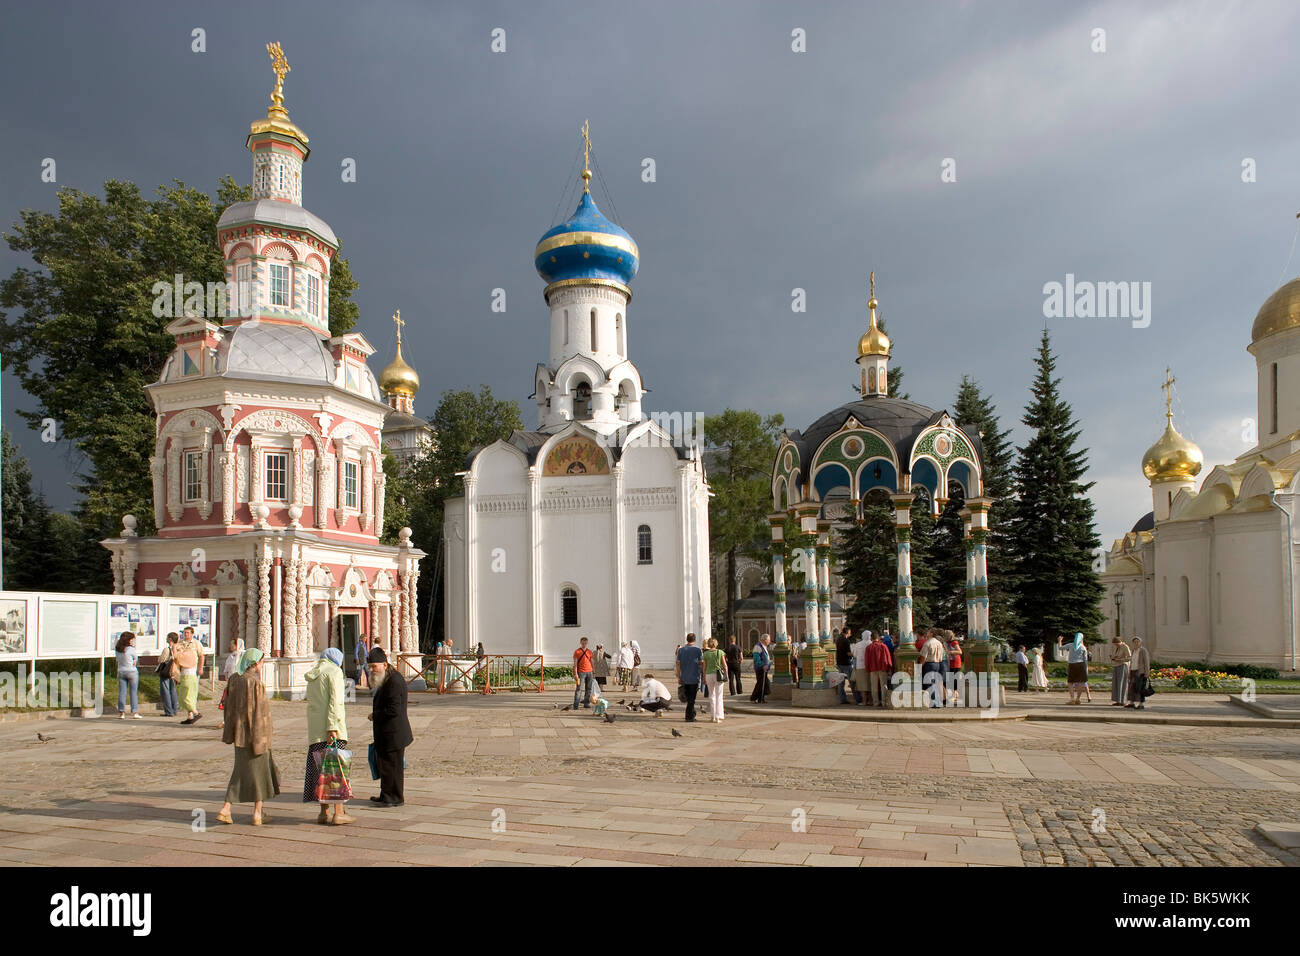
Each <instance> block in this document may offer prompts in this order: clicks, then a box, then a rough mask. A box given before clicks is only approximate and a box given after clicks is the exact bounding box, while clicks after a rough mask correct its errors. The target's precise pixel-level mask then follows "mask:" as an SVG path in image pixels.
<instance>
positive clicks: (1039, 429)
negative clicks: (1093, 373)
mask: <svg viewBox="0 0 1300 956" xmlns="http://www.w3.org/2000/svg"><path fill="white" fill-rule="evenodd" d="M1035 365H1036V366H1037V368H1038V372H1037V375H1036V376H1035V377H1034V383H1033V386H1032V389H1031V391H1032V398H1031V400H1030V402H1029V404H1028V405H1027V406H1026V407H1025V414H1024V418H1022V419H1021V421H1023V422H1024V423H1025V424H1026V425H1027V426H1029V428H1030V429H1031V430H1032V431H1031V435H1030V438H1029V441H1028V442H1027V443H1026V444H1025V445H1024V447H1022V448H1021V449H1020V458H1019V461H1018V462H1017V464H1016V468H1015V473H1014V474H1015V492H1016V496H1015V504H1014V505H1013V506H1012V508H1011V520H1010V522H1009V523H1008V526H1007V537H1008V543H1009V545H1010V549H1009V550H1010V553H1011V556H1012V560H1013V562H1014V568H1015V570H1014V575H1015V582H1016V594H1015V599H1014V604H1015V610H1016V613H1017V615H1018V616H1019V618H1020V622H1021V626H1020V631H1019V635H1018V636H1019V638H1020V639H1021V641H1023V642H1026V643H1034V642H1036V641H1038V640H1041V639H1043V638H1054V637H1055V635H1056V634H1073V633H1074V632H1075V631H1082V632H1083V633H1084V635H1085V636H1088V637H1092V638H1094V639H1095V638H1096V637H1097V636H1098V634H1097V628H1098V626H1099V625H1100V624H1101V620H1102V614H1101V607H1100V604H1099V601H1100V600H1101V595H1102V591H1103V588H1102V585H1101V582H1100V580H1099V579H1098V577H1097V572H1096V571H1095V570H1093V554H1094V552H1095V551H1096V549H1097V548H1098V547H1100V545H1101V541H1100V539H1099V538H1098V537H1097V532H1096V527H1095V518H1094V513H1093V504H1092V501H1091V500H1090V499H1089V498H1088V491H1089V489H1091V488H1092V482H1085V481H1084V480H1083V477H1084V475H1085V473H1086V472H1087V470H1088V462H1087V449H1086V448H1078V447H1077V443H1078V440H1079V436H1080V429H1079V425H1078V422H1077V421H1076V420H1075V418H1074V412H1073V410H1072V409H1071V408H1070V405H1069V403H1067V402H1066V401H1065V400H1064V399H1063V398H1061V393H1060V384H1061V380H1060V379H1059V378H1055V377H1053V372H1054V371H1055V369H1056V359H1055V357H1054V356H1053V354H1052V348H1051V340H1050V338H1049V336H1048V333H1047V330H1046V329H1044V330H1043V337H1042V341H1041V343H1040V344H1039V348H1038V357H1037V358H1036V359H1035Z"/></svg>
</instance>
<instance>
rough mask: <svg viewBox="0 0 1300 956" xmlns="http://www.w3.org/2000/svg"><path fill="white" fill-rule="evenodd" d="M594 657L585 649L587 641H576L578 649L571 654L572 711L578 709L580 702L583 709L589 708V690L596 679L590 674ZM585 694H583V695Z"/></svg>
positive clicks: (583, 639) (584, 639)
mask: <svg viewBox="0 0 1300 956" xmlns="http://www.w3.org/2000/svg"><path fill="white" fill-rule="evenodd" d="M594 660H595V656H594V655H593V654H592V653H591V650H590V649H589V648H588V647H587V639H586V638H585V637H584V638H582V639H581V640H580V641H578V649H577V650H576V651H574V652H573V681H574V684H573V709H574V710H577V709H578V701H579V700H581V701H582V706H583V707H590V706H591V689H592V688H593V687H594V686H595V685H596V678H595V676H594V675H593V673H592V667H591V665H592V662H593V661H594ZM584 692H585V693H584Z"/></svg>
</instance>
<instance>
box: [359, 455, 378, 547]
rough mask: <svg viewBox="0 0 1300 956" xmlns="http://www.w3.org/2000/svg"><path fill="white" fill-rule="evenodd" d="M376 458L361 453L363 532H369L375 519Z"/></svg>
mask: <svg viewBox="0 0 1300 956" xmlns="http://www.w3.org/2000/svg"><path fill="white" fill-rule="evenodd" d="M373 462H374V457H373V456H372V455H371V454H370V453H369V452H365V451H363V452H362V453H361V468H360V469H359V470H360V472H361V530H362V531H369V530H370V522H371V521H372V520H373V519H374V517H375V485H374V481H373V479H372V477H371V476H372V475H373V473H374V466H373Z"/></svg>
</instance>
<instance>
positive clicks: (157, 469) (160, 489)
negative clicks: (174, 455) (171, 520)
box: [149, 455, 167, 530]
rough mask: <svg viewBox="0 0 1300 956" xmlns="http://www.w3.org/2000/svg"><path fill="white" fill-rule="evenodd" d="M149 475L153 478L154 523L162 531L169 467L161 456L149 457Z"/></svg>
mask: <svg viewBox="0 0 1300 956" xmlns="http://www.w3.org/2000/svg"><path fill="white" fill-rule="evenodd" d="M149 474H150V475H151V476H152V477H153V523H154V525H155V526H156V527H157V528H158V529H159V530H162V527H163V523H164V515H165V514H166V512H167V507H166V502H167V466H166V461H165V459H164V458H163V457H162V456H161V455H150V456H149Z"/></svg>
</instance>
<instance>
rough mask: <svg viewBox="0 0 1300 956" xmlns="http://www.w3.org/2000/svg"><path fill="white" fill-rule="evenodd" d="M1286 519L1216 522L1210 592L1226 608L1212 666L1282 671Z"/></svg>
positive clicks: (1262, 516)
mask: <svg viewBox="0 0 1300 956" xmlns="http://www.w3.org/2000/svg"><path fill="white" fill-rule="evenodd" d="M1280 524H1281V516H1280V515H1278V514H1277V512H1262V513H1248V514H1240V515H1222V516H1219V517H1216V518H1215V519H1214V530H1215V536H1214V572H1213V573H1214V574H1217V575H1220V576H1221V577H1220V578H1219V579H1218V581H1217V582H1216V581H1215V579H1214V578H1213V577H1212V578H1211V587H1212V588H1214V590H1215V591H1216V592H1218V594H1216V597H1217V596H1219V594H1221V597H1219V600H1220V601H1221V602H1222V615H1221V616H1220V615H1218V614H1216V615H1215V620H1214V628H1215V640H1214V646H1213V649H1212V650H1211V652H1210V658H1209V659H1210V661H1211V662H1212V663H1220V664H1238V663H1240V664H1267V665H1269V666H1274V667H1277V666H1282V665H1283V658H1284V657H1286V656H1289V654H1288V648H1287V645H1288V644H1289V643H1290V632H1289V629H1288V628H1287V626H1286V622H1285V621H1284V620H1283V603H1282V592H1283V589H1284V588H1285V587H1286V569H1285V568H1284V567H1283V566H1282V562H1281V560H1280V555H1281V553H1282V537H1283V534H1282V527H1281V526H1280Z"/></svg>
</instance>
